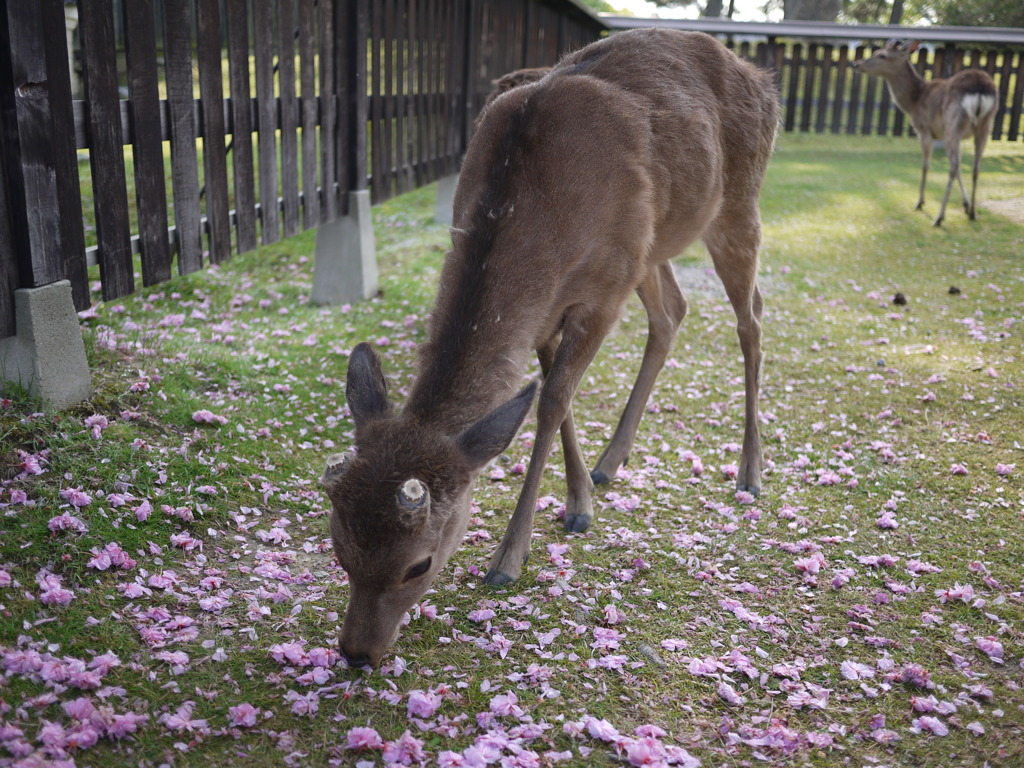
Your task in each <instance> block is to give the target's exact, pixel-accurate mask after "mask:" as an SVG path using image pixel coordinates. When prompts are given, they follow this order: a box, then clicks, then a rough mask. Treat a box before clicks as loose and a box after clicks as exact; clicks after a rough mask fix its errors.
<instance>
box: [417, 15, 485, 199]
mask: <svg viewBox="0 0 1024 768" xmlns="http://www.w3.org/2000/svg"><path fill="white" fill-rule="evenodd" d="M416 4H417V27H416V97H417V99H416V103H417V109H416V161H415V167H416V186H418V187H422V186H423V185H424V184H426V183H427V170H426V159H427V156H428V155H427V152H428V142H427V127H428V125H429V124H430V116H429V114H428V106H427V103H426V99H425V98H424V94H425V93H426V92H427V88H428V87H429V82H430V81H429V78H428V74H427V68H428V67H429V66H430V60H429V57H428V52H429V43H428V40H429V38H428V36H427V30H428V27H427V25H428V23H429V16H428V12H429V11H428V8H427V0H416ZM491 13H492V11H491V9H490V7H486V8H485V9H484V14H485V16H486V17H487V18H490V14H491ZM484 28H485V27H483V26H481V29H484ZM477 64H478V68H477V72H479V71H480V69H482V66H479V65H481V64H482V62H477ZM474 116H475V115H474Z"/></svg>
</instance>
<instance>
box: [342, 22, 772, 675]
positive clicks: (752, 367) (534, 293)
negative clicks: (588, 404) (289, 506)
mask: <svg viewBox="0 0 1024 768" xmlns="http://www.w3.org/2000/svg"><path fill="white" fill-rule="evenodd" d="M777 123H778V104H777V97H776V92H775V88H774V86H773V83H772V79H771V77H770V76H769V75H768V74H767V73H764V72H762V71H761V70H759V69H757V68H756V67H754V66H753V65H751V64H748V63H746V62H743V61H741V60H740V59H738V58H737V57H736V56H735V55H733V54H732V53H731V52H730V51H729V50H728V49H726V48H725V46H723V45H722V44H720V43H718V42H717V41H716V40H714V39H713V38H711V37H709V36H707V35H704V34H702V33H693V32H679V31H669V30H651V29H647V30H636V31H631V32H623V33H620V34H616V35H613V36H611V37H609V38H606V39H604V40H601V41H599V42H597V43H594V44H592V45H589V46H587V47H585V48H583V49H581V50H579V51H578V52H576V53H574V54H571V55H569V56H567V57H565V58H563V59H562V60H561V62H560V63H559V64H558V65H557V66H556V67H555V68H554V69H553V70H552V71H551V72H550V73H548V74H547V75H546V76H544V77H542V78H541V79H540V80H538V81H537V82H534V83H530V84H526V85H521V86H519V87H517V88H513V89H511V90H509V91H508V92H507V93H505V94H503V95H501V96H499V97H498V98H496V99H494V100H493V101H492V102H491V103H490V105H489V106H488V107H487V108H486V110H485V112H484V113H483V116H482V118H481V119H480V121H479V124H478V128H477V131H476V133H475V134H474V137H473V139H472V141H471V142H470V145H469V148H468V150H467V153H466V158H465V162H464V164H463V168H462V172H461V175H460V179H459V183H458V187H457V190H456V195H455V207H454V210H455V226H454V227H453V228H452V248H451V251H450V252H449V253H448V255H447V257H446V259H445V263H444V267H443V269H442V272H441V276H440V286H439V292H438V297H437V301H436V305H435V307H434V310H433V312H432V313H431V317H430V323H429V328H428V339H427V341H426V343H425V344H424V345H423V346H422V347H421V348H420V358H419V365H418V371H417V374H416V376H415V380H414V382H413V384H412V386H411V390H410V394H409V396H408V399H407V401H406V403H405V406H404V408H403V409H402V410H401V412H399V413H396V412H394V411H393V409H392V406H391V404H390V403H389V400H388V395H387V385H386V381H385V378H384V374H383V371H382V368H381V363H380V360H379V358H378V357H377V354H376V353H375V352H374V350H373V347H372V346H371V345H369V344H366V343H362V344H359V345H357V346H356V347H355V348H354V349H353V350H352V352H351V354H350V356H349V365H348V374H347V384H346V398H347V401H348V405H349V409H350V411H351V415H352V419H353V421H354V423H355V447H356V450H355V452H354V453H351V454H336V455H334V456H332V457H330V458H329V459H328V465H327V468H326V470H325V472H324V476H323V484H324V487H325V489H326V492H327V494H328V496H329V498H330V501H331V504H332V506H333V510H332V514H331V517H330V526H331V537H332V540H333V544H334V551H335V554H336V556H337V559H338V562H339V563H340V564H341V566H342V568H344V569H345V571H346V572H347V573H348V576H349V586H350V590H351V591H350V597H349V604H348V608H347V610H346V613H345V618H344V620H343V623H342V628H341V632H340V636H339V644H340V649H341V652H342V654H343V655H344V657H345V658H346V659H347V660H348V661H349V663H350V664H351V665H355V666H360V665H364V664H369V665H371V666H375V665H377V664H378V663H379V662H380V660H381V658H382V656H383V655H384V653H385V652H386V650H387V648H388V646H389V645H390V644H391V643H392V642H393V641H394V639H395V638H396V636H397V634H398V628H399V625H400V623H401V620H402V617H403V614H404V613H405V612H406V611H407V610H408V609H409V608H411V607H412V606H413V604H414V603H415V602H416V601H417V600H419V599H420V597H421V596H422V595H423V593H424V592H426V590H427V589H428V588H429V587H430V585H431V583H432V582H433V580H434V578H435V577H436V576H437V574H438V572H439V571H440V570H441V568H443V567H444V565H445V563H446V562H447V561H448V559H449V558H450V557H451V555H452V553H453V552H454V551H455V549H456V548H457V547H458V546H459V544H460V543H461V542H462V539H463V536H464V534H465V531H466V528H467V525H468V522H469V518H470V493H471V489H472V484H473V481H474V479H475V477H476V475H477V474H478V473H479V472H480V471H481V470H482V469H483V468H484V467H485V466H486V465H487V464H488V463H489V462H491V461H492V460H493V459H494V458H496V457H497V456H498V455H499V454H500V453H501V452H502V451H504V450H505V449H506V448H507V447H508V445H509V443H510V442H511V441H512V440H513V438H514V437H515V434H516V432H517V431H518V430H519V427H520V425H521V424H522V422H523V420H524V419H525V417H526V415H527V412H528V411H529V409H530V407H531V404H532V401H533V399H534V396H535V393H536V391H537V389H538V385H537V383H536V382H533V383H530V384H529V385H528V386H526V387H525V388H523V389H522V390H521V391H520V392H519V394H516V389H517V388H518V387H519V386H520V384H521V383H522V381H523V376H524V374H525V373H526V371H527V365H528V362H529V359H530V357H531V356H532V354H534V353H536V354H537V356H538V357H539V360H540V365H541V370H542V372H543V376H544V378H543V383H542V384H541V385H540V387H539V398H538V405H537V426H536V433H535V438H534V442H533V447H532V453H531V458H530V464H529V469H528V470H527V472H526V476H525V478H524V481H523V488H522V491H521V493H520V496H519V500H518V503H517V504H516V507H515V512H514V513H513V515H512V518H511V521H510V522H509V525H508V528H507V530H506V531H505V534H504V536H503V537H502V540H501V543H500V544H499V546H498V548H497V550H496V551H495V553H494V555H493V557H492V559H491V563H490V569H489V570H488V572H487V575H486V576H485V578H484V581H485V582H486V583H488V584H492V585H502V584H506V583H508V582H510V581H513V580H515V579H516V578H517V577H518V576H519V575H520V573H521V569H522V566H523V564H524V563H525V561H526V559H527V556H528V554H529V547H530V538H531V535H532V530H533V516H534V511H535V509H536V504H537V496H538V492H539V484H540V481H541V474H542V472H543V469H544V464H545V461H546V459H547V457H548V454H549V453H550V451H551V448H552V444H553V441H554V438H555V434H556V432H559V431H561V437H562V448H563V453H564V460H565V479H566V485H567V497H566V503H565V523H564V527H565V530H566V531H569V532H581V531H585V530H586V529H587V527H588V526H589V525H590V523H591V521H592V519H593V504H592V501H591V495H592V493H593V490H594V483H595V482H598V483H605V482H608V481H609V480H610V479H611V478H614V477H615V475H616V472H617V470H618V469H619V467H620V466H621V465H622V464H623V462H624V461H625V460H626V458H627V457H628V455H629V452H630V450H631V448H632V444H633V439H634V436H635V434H636V430H637V425H638V424H639V421H640V417H641V415H642V413H643V411H644V409H645V407H646V404H647V400H648V397H649V396H650V394H651V391H652V389H653V387H654V380H655V377H656V376H657V374H658V372H659V371H660V369H661V368H662V366H663V364H664V362H665V359H666V357H667V355H668V353H669V350H670V347H671V344H672V341H673V338H674V336H675V333H676V331H677V329H678V328H679V324H680V323H681V322H682V319H683V316H684V315H685V314H686V307H687V305H686V300H685V299H684V298H683V295H682V292H681V291H680V289H679V285H678V284H677V282H676V279H675V277H674V274H673V271H672V265H671V263H670V259H672V258H673V257H674V256H676V255H677V254H679V253H680V251H682V249H683V248H684V247H685V246H686V245H688V244H689V243H691V242H693V241H694V240H696V239H697V238H702V239H703V240H704V242H705V243H706V245H707V247H708V250H709V251H710V253H711V256H712V259H713V261H714V266H715V269H716V271H717V273H718V275H719V277H720V278H721V279H722V282H723V283H724V285H725V289H726V292H727V294H728V297H729V300H730V301H731V303H732V306H733V309H734V310H735V313H736V318H737V328H738V333H739V340H740V347H741V349H742V352H743V360H744V374H745V381H746V387H745V395H746V412H745V418H746V428H745V433H744V440H743V455H742V461H741V463H740V468H739V472H738V477H737V482H738V486H737V487H738V488H739V489H741V490H746V491H750V492H752V493H755V494H756V493H757V492H758V491H759V490H760V483H761V480H760V475H761V469H762V454H761V442H760V437H759V435H758V402H757V400H758V392H759V386H760V375H761V317H762V312H763V299H762V296H761V292H760V290H759V289H758V285H757V269H758V249H759V247H760V240H761V225H760V214H759V210H758V196H759V193H760V189H761V184H762V181H763V179H764V174H765V169H766V168H767V166H768V161H769V158H770V156H771V153H772V145H773V142H774V138H775V133H776V129H777ZM633 291H636V292H637V293H638V294H639V296H640V299H641V301H642V302H643V305H644V308H645V309H646V311H647V315H648V322H649V326H648V335H647V342H646V347H645V350H644V355H643V359H642V361H641V365H640V372H639V375H638V376H637V380H636V383H635V385H634V388H633V390H632V392H631V394H630V396H629V399H628V403H627V405H626V408H625V411H624V412H623V414H622V417H621V419H620V421H619V423H618V426H617V427H616V429H615V432H614V435H613V437H612V439H611V442H610V443H609V445H608V447H607V448H606V449H605V451H604V453H603V454H602V455H601V457H600V459H599V460H598V462H597V466H596V467H595V468H594V470H593V472H589V473H588V472H587V467H586V465H585V463H584V459H583V454H582V451H581V450H580V446H579V443H578V441H577V438H576V433H575V429H574V426H573V416H572V408H571V402H572V398H573V395H574V394H575V392H576V388H577V386H578V385H579V383H580V380H581V379H582V377H583V374H584V372H585V371H586V369H587V367H588V366H589V365H590V362H591V361H592V360H593V359H594V356H595V355H596V354H597V351H598V349H599V348H600V347H601V344H602V342H603V340H604V338H605V336H606V335H607V334H608V332H609V331H610V330H611V329H612V327H613V326H614V325H615V323H616V322H617V320H618V318H619V316H620V315H621V313H622V311H623V308H624V306H625V303H626V301H627V299H628V298H629V295H630V294H631V293H632V292H633Z"/></svg>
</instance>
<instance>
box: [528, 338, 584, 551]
mask: <svg viewBox="0 0 1024 768" xmlns="http://www.w3.org/2000/svg"><path fill="white" fill-rule="evenodd" d="M557 349H558V335H555V336H552V337H551V338H550V339H549V340H548V341H547V343H546V344H544V346H542V347H540V348H539V349H538V350H537V357H538V358H539V359H540V367H541V370H542V371H543V372H544V378H545V379H546V378H547V377H548V374H549V373H550V372H551V367H552V365H554V361H555V353H556V351H557ZM560 429H561V433H562V454H563V457H564V458H565V484H566V488H567V494H566V498H565V530H566V531H567V532H568V533H582V532H583V531H585V530H587V528H589V527H590V523H591V522H592V521H593V519H594V507H593V502H592V501H591V497H592V496H593V494H594V483H593V482H592V481H591V479H590V474H589V473H588V472H587V465H586V462H584V460H583V452H582V451H581V450H580V444H579V442H578V441H577V439H576V425H575V424H574V423H573V419H572V403H571V402H570V404H569V410H568V412H567V413H566V415H565V419H564V420H563V421H562V425H561V427H560Z"/></svg>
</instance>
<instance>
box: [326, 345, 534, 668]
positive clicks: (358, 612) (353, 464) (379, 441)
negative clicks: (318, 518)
mask: <svg viewBox="0 0 1024 768" xmlns="http://www.w3.org/2000/svg"><path fill="white" fill-rule="evenodd" d="M535 389H536V384H530V385H529V386H527V387H526V388H525V389H524V390H523V391H522V392H520V393H519V394H518V395H517V396H516V397H514V398H513V399H512V400H510V401H508V402H507V403H505V404H504V405H502V406H500V407H498V408H496V409H495V410H494V411H492V412H491V413H489V414H488V415H486V416H484V417H483V418H482V419H480V420H479V421H477V422H476V423H475V424H473V425H471V426H470V427H468V428H467V429H465V430H463V431H462V432H461V433H459V434H454V435H453V434H446V433H445V432H444V431H442V430H441V429H440V428H439V427H437V426H436V425H432V424H430V423H428V422H425V421H423V420H422V419H419V418H415V417H409V416H405V415H397V416H396V415H394V414H393V413H392V409H391V406H390V404H389V403H388V399H387V387H386V383H385V379H384V374H383V372H382V370H381V365H380V360H379V358H378V357H377V355H376V353H375V352H374V351H373V349H372V348H371V347H370V345H368V344H365V343H364V344H360V345H358V346H357V347H356V348H355V349H354V350H353V351H352V354H351V356H350V357H349V368H348V380H347V388H346V398H347V400H348V405H349V409H350V410H351V412H352V419H353V421H354V422H355V426H356V433H355V451H354V452H352V453H346V454H336V455H334V456H332V457H330V458H329V459H328V462H327V468H326V470H325V472H324V476H323V484H324V487H325V488H326V490H327V495H328V496H329V497H330V500H331V505H332V507H333V512H332V514H331V521H330V525H331V539H332V541H333V544H334V552H335V555H336V556H337V559H338V562H339V563H340V565H341V567H342V568H344V569H345V571H346V572H347V573H348V577H349V588H350V597H349V604H348V609H347V610H346V612H345V619H344V621H343V623H342V628H341V634H340V636H339V644H340V649H341V653H342V655H343V656H344V657H345V658H346V659H347V660H348V662H349V664H350V665H352V666H363V665H366V664H369V665H370V666H376V665H377V664H378V663H379V662H380V660H381V658H382V657H383V655H384V653H385V652H386V651H387V648H388V646H389V645H391V643H392V642H393V641H394V640H395V638H396V637H397V636H398V630H399V626H400V624H401V622H402V618H403V615H404V614H405V612H406V611H407V610H409V609H410V608H411V607H412V606H413V605H414V604H415V603H416V601H417V600H419V599H420V597H422V595H423V593H424V592H426V591H427V589H428V588H429V587H430V585H431V583H432V582H433V580H434V578H435V577H436V576H437V574H438V572H439V571H440V570H441V569H442V568H443V567H444V565H445V563H447V562H448V559H449V558H450V557H451V556H452V553H454V551H455V550H456V548H457V547H458V546H459V544H460V543H461V541H462V537H463V534H464V533H465V530H466V526H467V523H468V520H469V508H470V489H471V487H472V483H473V479H474V478H475V477H476V475H477V473H478V472H479V471H480V470H481V469H483V468H484V467H485V466H486V465H487V464H488V463H489V462H490V461H491V460H492V459H494V458H495V457H496V456H498V455H499V454H500V453H501V452H502V451H504V450H505V448H507V447H508V445H509V443H510V442H512V439H513V438H514V437H515V434H516V432H517V431H518V430H519V426H520V425H521V424H522V421H523V419H524V418H525V417H526V414H527V412H528V411H529V409H530V405H531V403H532V402H533V395H534V391H535Z"/></svg>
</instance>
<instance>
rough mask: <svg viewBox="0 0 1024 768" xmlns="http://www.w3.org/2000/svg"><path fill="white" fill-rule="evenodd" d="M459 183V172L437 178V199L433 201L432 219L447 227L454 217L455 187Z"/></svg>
mask: <svg viewBox="0 0 1024 768" xmlns="http://www.w3.org/2000/svg"><path fill="white" fill-rule="evenodd" d="M458 183H459V174H457V173H454V174H452V175H451V176H445V177H444V178H442V179H438V180H437V200H436V201H435V202H434V221H436V222H437V223H438V224H444V225H445V226H447V227H450V226H451V225H452V221H453V218H454V214H453V204H454V202H455V187H456V186H458Z"/></svg>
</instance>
